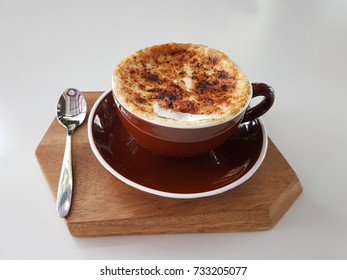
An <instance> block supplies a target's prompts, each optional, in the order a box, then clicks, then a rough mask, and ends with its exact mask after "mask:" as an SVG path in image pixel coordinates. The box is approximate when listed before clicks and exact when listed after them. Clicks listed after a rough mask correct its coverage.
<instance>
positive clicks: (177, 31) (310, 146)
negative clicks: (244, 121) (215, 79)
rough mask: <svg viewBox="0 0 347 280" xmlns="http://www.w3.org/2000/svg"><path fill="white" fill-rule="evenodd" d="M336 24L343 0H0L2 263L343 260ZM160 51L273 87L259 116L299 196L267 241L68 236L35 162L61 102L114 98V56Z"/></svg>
mask: <svg viewBox="0 0 347 280" xmlns="http://www.w3.org/2000/svg"><path fill="white" fill-rule="evenodd" d="M346 15H347V2H346V1H344V0H316V1H310V0H309V1H300V0H293V1H271V0H263V1H261V0H259V1H255V0H254V1H252V0H246V1H236V0H229V1H226V0H225V1H224V0H220V1H183V0H175V1H173V0H169V1H155V0H148V1H140V0H138V1H134V0H127V1H110V0H108V1H106V0H105V1H24V0H23V1H18V0H17V1H16V0H7V1H6V0H0V259H135V258H136V259H346V258H347V159H346V158H347V146H346V143H347V124H346V104H347V102H346V101H347V93H346V92H347V91H346V89H345V86H346V84H345V80H346V76H347V71H346V65H347V16H346ZM166 42H191V43H201V44H205V45H208V46H210V47H213V48H216V49H219V50H221V51H223V52H225V53H227V54H228V55H229V56H230V57H231V58H233V59H234V60H235V61H236V62H237V63H238V64H239V65H240V66H241V68H242V69H243V70H244V72H245V73H246V74H247V76H248V77H249V79H250V80H251V81H252V82H266V83H268V84H270V85H272V86H273V88H274V89H275V91H276V93H277V95H276V101H275V102H276V103H275V105H274V107H273V108H272V109H271V111H270V112H268V113H267V114H266V116H265V117H264V118H263V119H264V121H265V125H266V127H267V130H268V133H269V136H270V138H271V139H272V140H273V142H274V143H275V144H276V146H277V147H278V148H279V149H280V151H281V152H282V153H283V155H284V156H285V157H286V159H287V160H288V161H289V163H290V164H291V166H292V167H293V169H294V170H295V172H296V173H297V174H298V176H299V178H300V181H301V183H302V185H303V189H304V192H303V194H302V195H301V196H300V197H299V199H298V200H297V201H296V202H295V203H294V205H293V206H292V207H291V208H290V209H289V211H288V212H287V213H286V214H285V216H284V217H283V218H282V219H281V220H280V221H279V223H278V224H277V225H276V226H275V227H274V228H273V229H272V230H269V231H264V232H247V233H244V232H241V233H214V234H180V235H175V234H170V235H149V236H114V237H97V238H73V237H71V236H70V234H69V232H68V229H67V227H66V225H65V222H64V220H63V219H60V218H58V217H57V214H56V211H55V203H54V197H53V196H52V194H51V192H50V189H49V187H48V185H47V183H46V181H45V179H44V176H43V174H42V172H41V170H40V167H39V165H38V163H37V161H36V158H35V149H36V147H37V145H38V144H39V142H40V140H41V138H42V137H43V135H44V133H45V132H46V130H47V128H48V126H49V125H50V123H51V122H52V120H53V119H54V117H55V108H56V103H57V101H58V98H59V96H60V94H61V93H62V92H63V91H64V90H65V89H66V88H68V87H76V88H78V89H80V90H82V91H83V90H85V91H86V90H106V89H108V88H110V86H111V84H110V82H111V74H112V70H113V68H114V67H115V65H116V64H117V63H118V62H119V61H120V59H121V58H122V57H123V56H124V55H126V54H128V53H130V52H133V51H136V50H138V49H140V48H143V47H146V46H150V45H154V44H159V43H166ZM57 164H59V165H60V163H57Z"/></svg>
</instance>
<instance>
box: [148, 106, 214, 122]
mask: <svg viewBox="0 0 347 280" xmlns="http://www.w3.org/2000/svg"><path fill="white" fill-rule="evenodd" d="M153 110H154V113H155V114H156V115H157V116H159V117H162V118H166V119H171V120H176V121H183V122H188V123H190V122H196V121H204V120H210V119H214V118H216V117H217V116H218V115H217V114H191V113H182V112H175V111H173V110H171V109H166V108H163V107H161V106H160V105H159V104H158V103H154V104H153Z"/></svg>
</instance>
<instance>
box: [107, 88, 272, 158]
mask: <svg viewBox="0 0 347 280" xmlns="http://www.w3.org/2000/svg"><path fill="white" fill-rule="evenodd" d="M251 88H252V92H251V94H250V98H249V100H248V102H247V104H246V106H244V108H243V109H241V111H240V112H239V113H238V114H237V115H235V116H233V117H231V118H229V119H228V120H226V121H224V122H222V123H218V124H213V125H206V126H202V127H201V126H199V127H194V126H193V125H192V127H174V126H165V125H160V124H158V123H153V122H151V121H149V120H146V119H143V118H140V117H138V116H137V115H135V114H133V113H132V112H130V111H129V110H127V109H126V108H125V107H124V106H123V105H122V104H121V103H120V102H119V101H118V100H117V98H116V97H115V96H114V95H113V96H114V99H115V104H116V109H117V112H118V116H119V118H120V121H121V122H122V124H123V126H124V127H125V128H126V130H127V131H128V132H129V134H130V135H131V136H132V137H133V138H134V139H136V141H137V142H138V143H140V144H141V145H142V146H144V147H145V148H147V149H148V150H150V151H152V152H154V153H156V154H159V155H163V156H168V157H175V158H184V157H192V156H197V155H200V154H204V153H206V152H208V151H210V150H212V149H215V148H216V147H219V146H220V145H221V144H222V143H224V142H225V141H226V140H227V139H228V138H229V137H230V135H232V133H233V132H234V130H235V129H236V128H237V127H238V126H239V124H240V122H241V121H242V119H243V118H244V117H245V118H244V120H245V121H251V120H255V119H257V118H258V117H260V116H261V115H263V114H264V113H265V112H267V111H268V110H269V109H270V107H271V106H272V104H273V102H274V91H273V89H272V88H271V87H270V86H268V85H266V84H262V83H259V84H252V87H251ZM257 96H264V99H263V101H262V102H261V103H259V104H258V105H256V106H255V107H252V108H250V107H248V105H249V104H250V101H251V99H252V98H253V97H257Z"/></svg>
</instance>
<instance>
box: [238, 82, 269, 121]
mask: <svg viewBox="0 0 347 280" xmlns="http://www.w3.org/2000/svg"><path fill="white" fill-rule="evenodd" d="M252 89H253V96H252V98H254V97H257V96H264V99H263V100H262V101H261V102H260V103H259V104H257V105H256V106H254V107H248V108H247V110H246V113H245V115H244V117H243V119H242V122H248V121H252V120H255V119H257V118H259V117H260V116H262V115H263V114H265V113H266V112H267V111H268V110H269V109H270V108H271V106H272V104H273V103H274V101H275V92H274V90H273V88H272V87H271V86H269V85H267V84H263V83H252Z"/></svg>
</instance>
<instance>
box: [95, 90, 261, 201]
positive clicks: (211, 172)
mask: <svg viewBox="0 0 347 280" xmlns="http://www.w3.org/2000/svg"><path fill="white" fill-rule="evenodd" d="M88 135H89V141H90V144H91V147H92V150H93V152H94V154H95V156H96V157H97V159H98V160H99V162H100V163H101V164H102V165H103V166H104V167H105V168H106V169H107V170H108V171H109V172H111V173H112V174H113V175H114V176H116V177H117V178H118V179H120V180H122V181H123V182H125V183H126V184H127V185H130V186H133V187H135V188H137V189H140V190H143V191H146V192H149V193H153V194H157V195H160V196H166V197H174V198H196V197H204V196H211V195H215V194H219V193H222V192H225V191H227V190H230V189H232V188H234V187H236V186H238V185H240V184H242V183H243V182H245V181H246V180H247V179H249V178H250V177H251V176H252V175H253V174H254V173H255V172H256V170H257V169H258V168H259V166H260V165H261V163H262V161H263V159H264V157H265V153H266V150H267V134H266V130H265V127H264V124H263V122H262V121H261V120H259V119H258V120H256V121H252V122H247V123H245V124H243V125H242V126H240V127H239V128H238V130H237V132H236V133H235V134H234V135H233V136H232V137H231V138H230V139H228V140H227V141H226V142H225V143H224V144H223V145H222V146H220V147H219V148H217V149H215V150H212V151H210V152H209V153H208V154H205V155H202V156H198V157H193V158H187V159H173V158H167V157H162V156H159V155H156V154H153V153H152V152H150V151H148V150H146V149H145V148H143V147H142V146H141V145H139V144H138V143H137V142H136V141H135V140H134V139H133V138H132V137H131V136H130V135H129V134H128V133H127V131H126V130H125V129H124V127H123V126H122V124H121V122H120V120H119V118H118V115H117V113H116V105H115V102H114V99H113V96H112V92H111V91H107V92H105V93H104V94H103V95H102V96H100V98H99V99H98V100H97V102H96V103H95V105H94V107H93V109H92V111H91V113H90V116H89V123H88Z"/></svg>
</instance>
